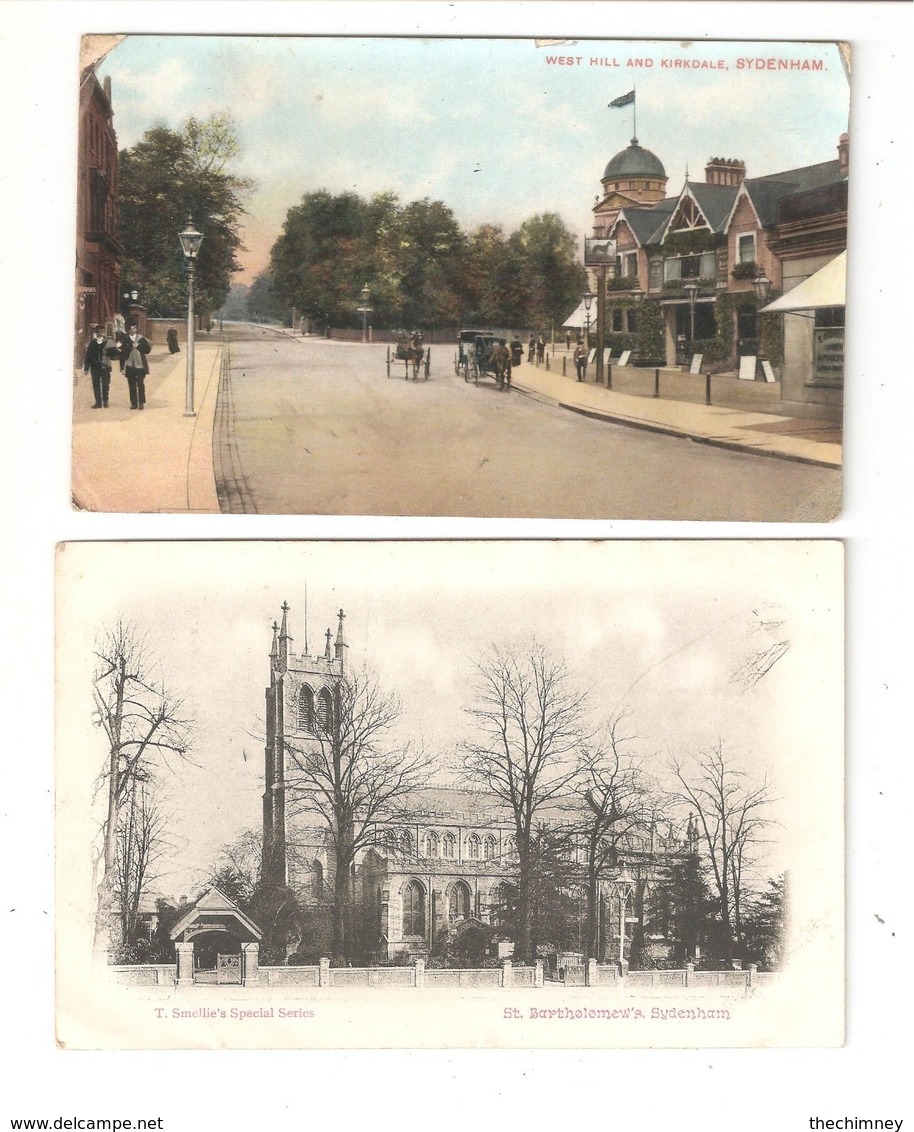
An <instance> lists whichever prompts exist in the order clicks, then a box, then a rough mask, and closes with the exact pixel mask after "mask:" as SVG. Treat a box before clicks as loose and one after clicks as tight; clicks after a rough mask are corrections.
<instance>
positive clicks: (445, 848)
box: [441, 833, 457, 860]
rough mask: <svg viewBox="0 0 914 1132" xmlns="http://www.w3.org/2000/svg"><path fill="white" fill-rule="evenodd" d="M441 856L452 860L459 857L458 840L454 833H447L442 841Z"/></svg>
mask: <svg viewBox="0 0 914 1132" xmlns="http://www.w3.org/2000/svg"><path fill="white" fill-rule="evenodd" d="M441 855H442V857H447V858H448V859H450V860H453V858H454V857H456V856H457V839H456V838H455V837H454V835H453V833H446V834H445V835H444V837H443V838H442V839H441Z"/></svg>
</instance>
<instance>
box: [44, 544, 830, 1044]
mask: <svg viewBox="0 0 914 1132" xmlns="http://www.w3.org/2000/svg"><path fill="white" fill-rule="evenodd" d="M843 648H844V645H843V547H842V545H841V544H840V543H839V542H836V541H825V540H818V541H776V540H766V541H743V542H740V541H726V542H724V541H703V542H698V541H670V542H637V541H633V542H629V541H616V542H597V541H589V542H585V541H564V542H563V541H540V542H537V541H531V542H481V541H473V542H458V541H454V542H434V541H429V542H408V541H403V542H383V541H379V542H310V543H307V542H282V543H279V542H275V543H274V542H261V543H242V542H234V543H233V542H222V543H219V542H212V543H202V542H197V543H193V542H175V543H164V542H162V543H153V542H145V543H144V542H133V543H131V542H123V543H113V542H111V543H104V542H100V543H95V544H89V543H64V544H61V545H60V547H59V549H58V558H57V728H58V740H57V799H56V804H57V912H56V917H57V1038H58V1042H59V1044H60V1045H61V1046H62V1047H64V1048H66V1049H87V1048H89V1049H116V1048H146V1049H157V1048H179V1049H184V1048H195V1049H207V1048H252V1047H255V1048H270V1049H272V1048H278V1047H285V1048H325V1047H331V1048H336V1047H355V1048H385V1047H396V1048H404V1047H406V1048H467V1047H470V1048H493V1047H529V1048H534V1047H543V1048H550V1047H597V1048H599V1047H651V1048H663V1047H691V1048H697V1047H795V1046H820V1047H821V1046H835V1045H840V1044H841V1043H842V1041H843V1011H844V895H843V877H844V858H843V821H844V818H843V813H844V805H843V706H842V705H843V671H844V665H843Z"/></svg>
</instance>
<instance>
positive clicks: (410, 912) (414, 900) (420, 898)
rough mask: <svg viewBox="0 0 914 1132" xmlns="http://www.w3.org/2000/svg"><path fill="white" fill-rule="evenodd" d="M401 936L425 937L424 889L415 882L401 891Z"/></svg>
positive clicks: (412, 881) (411, 882)
mask: <svg viewBox="0 0 914 1132" xmlns="http://www.w3.org/2000/svg"><path fill="white" fill-rule="evenodd" d="M403 934H404V935H405V936H414V935H418V936H423V935H425V889H424V888H423V887H422V885H421V884H420V883H419V882H418V881H417V880H411V881H410V882H409V884H408V885H407V886H406V888H405V889H404V890H403Z"/></svg>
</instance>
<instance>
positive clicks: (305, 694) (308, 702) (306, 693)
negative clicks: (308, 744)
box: [298, 684, 314, 731]
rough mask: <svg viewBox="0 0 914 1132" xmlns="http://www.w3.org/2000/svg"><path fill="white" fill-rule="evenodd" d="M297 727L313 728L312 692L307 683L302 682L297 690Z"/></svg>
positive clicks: (307, 729)
mask: <svg viewBox="0 0 914 1132" xmlns="http://www.w3.org/2000/svg"><path fill="white" fill-rule="evenodd" d="M298 729H299V731H313V730H314V693H313V692H312V691H311V689H310V688H309V687H308V685H307V684H303V685H302V686H301V688H300V689H299V692H298Z"/></svg>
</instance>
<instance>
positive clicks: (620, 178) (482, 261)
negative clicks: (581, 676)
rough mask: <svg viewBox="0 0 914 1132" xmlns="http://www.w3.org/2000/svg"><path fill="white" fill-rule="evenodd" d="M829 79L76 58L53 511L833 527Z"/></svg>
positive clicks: (131, 44)
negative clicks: (62, 435) (58, 492)
mask: <svg viewBox="0 0 914 1132" xmlns="http://www.w3.org/2000/svg"><path fill="white" fill-rule="evenodd" d="M782 25H783V21H779V23H778V26H779V27H780V26H782ZM74 64H75V59H74ZM850 73H851V51H850V47H849V45H848V44H847V43H844V42H837V41H833V40H828V39H822V40H819V41H790V40H781V41H775V42H761V41H758V40H739V39H730V40H725V39H720V40H714V39H699V40H690V41H682V40H665V39H606V38H580V39H538V38H535V37H533V36H531V37H529V38H520V37H515V38H509V37H501V38H495V37H459V36H453V37H449V36H446V35H437V36H413V37H409V36H385V37H379V36H371V35H362V36H302V35H297V36H296V35H265V36H251V35H225V36H220V35H218V34H208V35H207V34H204V35H201V34H196V35H166V34H145V35H135V34H133V35H86V36H85V37H84V38H83V40H82V57H81V60H80V69H79V74H78V76H77V74H76V69H75V66H74V75H73V82H74V91H75V88H76V84H77V79H78V89H79V99H78V122H79V129H78V144H77V146H76V148H75V153H74V157H75V160H76V163H77V169H76V184H77V192H76V197H77V199H76V228H75V238H76V249H75V265H76V266H75V272H76V279H75V293H74V300H73V345H72V361H73V427H72V498H73V503H74V506H75V507H76V508H77V509H79V510H86V511H101V512H133V513H138V512H143V513H146V512H170V513H176V512H192V513H232V514H235V513H244V514H250V513H255V514H270V515H347V516H355V515H358V516H423V517H450V516H457V517H471V518H476V517H484V518H492V519H511V518H525V519H526V518H533V519H543V518H546V519H636V520H638V519H661V520H724V521H761V522H769V521H781V522H823V521H827V520H831V519H834V518H835V517H836V516H837V515H838V514H839V512H840V509H841V495H842V492H841V485H842V451H843V402H844V380H845V321H846V320H845V291H846V256H847V242H848V183H849V175H850V174H849V170H850V165H851V161H852V157H851V153H850V149H851V145H850V135H849V132H848V131H849V111H850ZM63 364H64V367H66V365H67V364H68V359H65V361H64V363H63Z"/></svg>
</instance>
